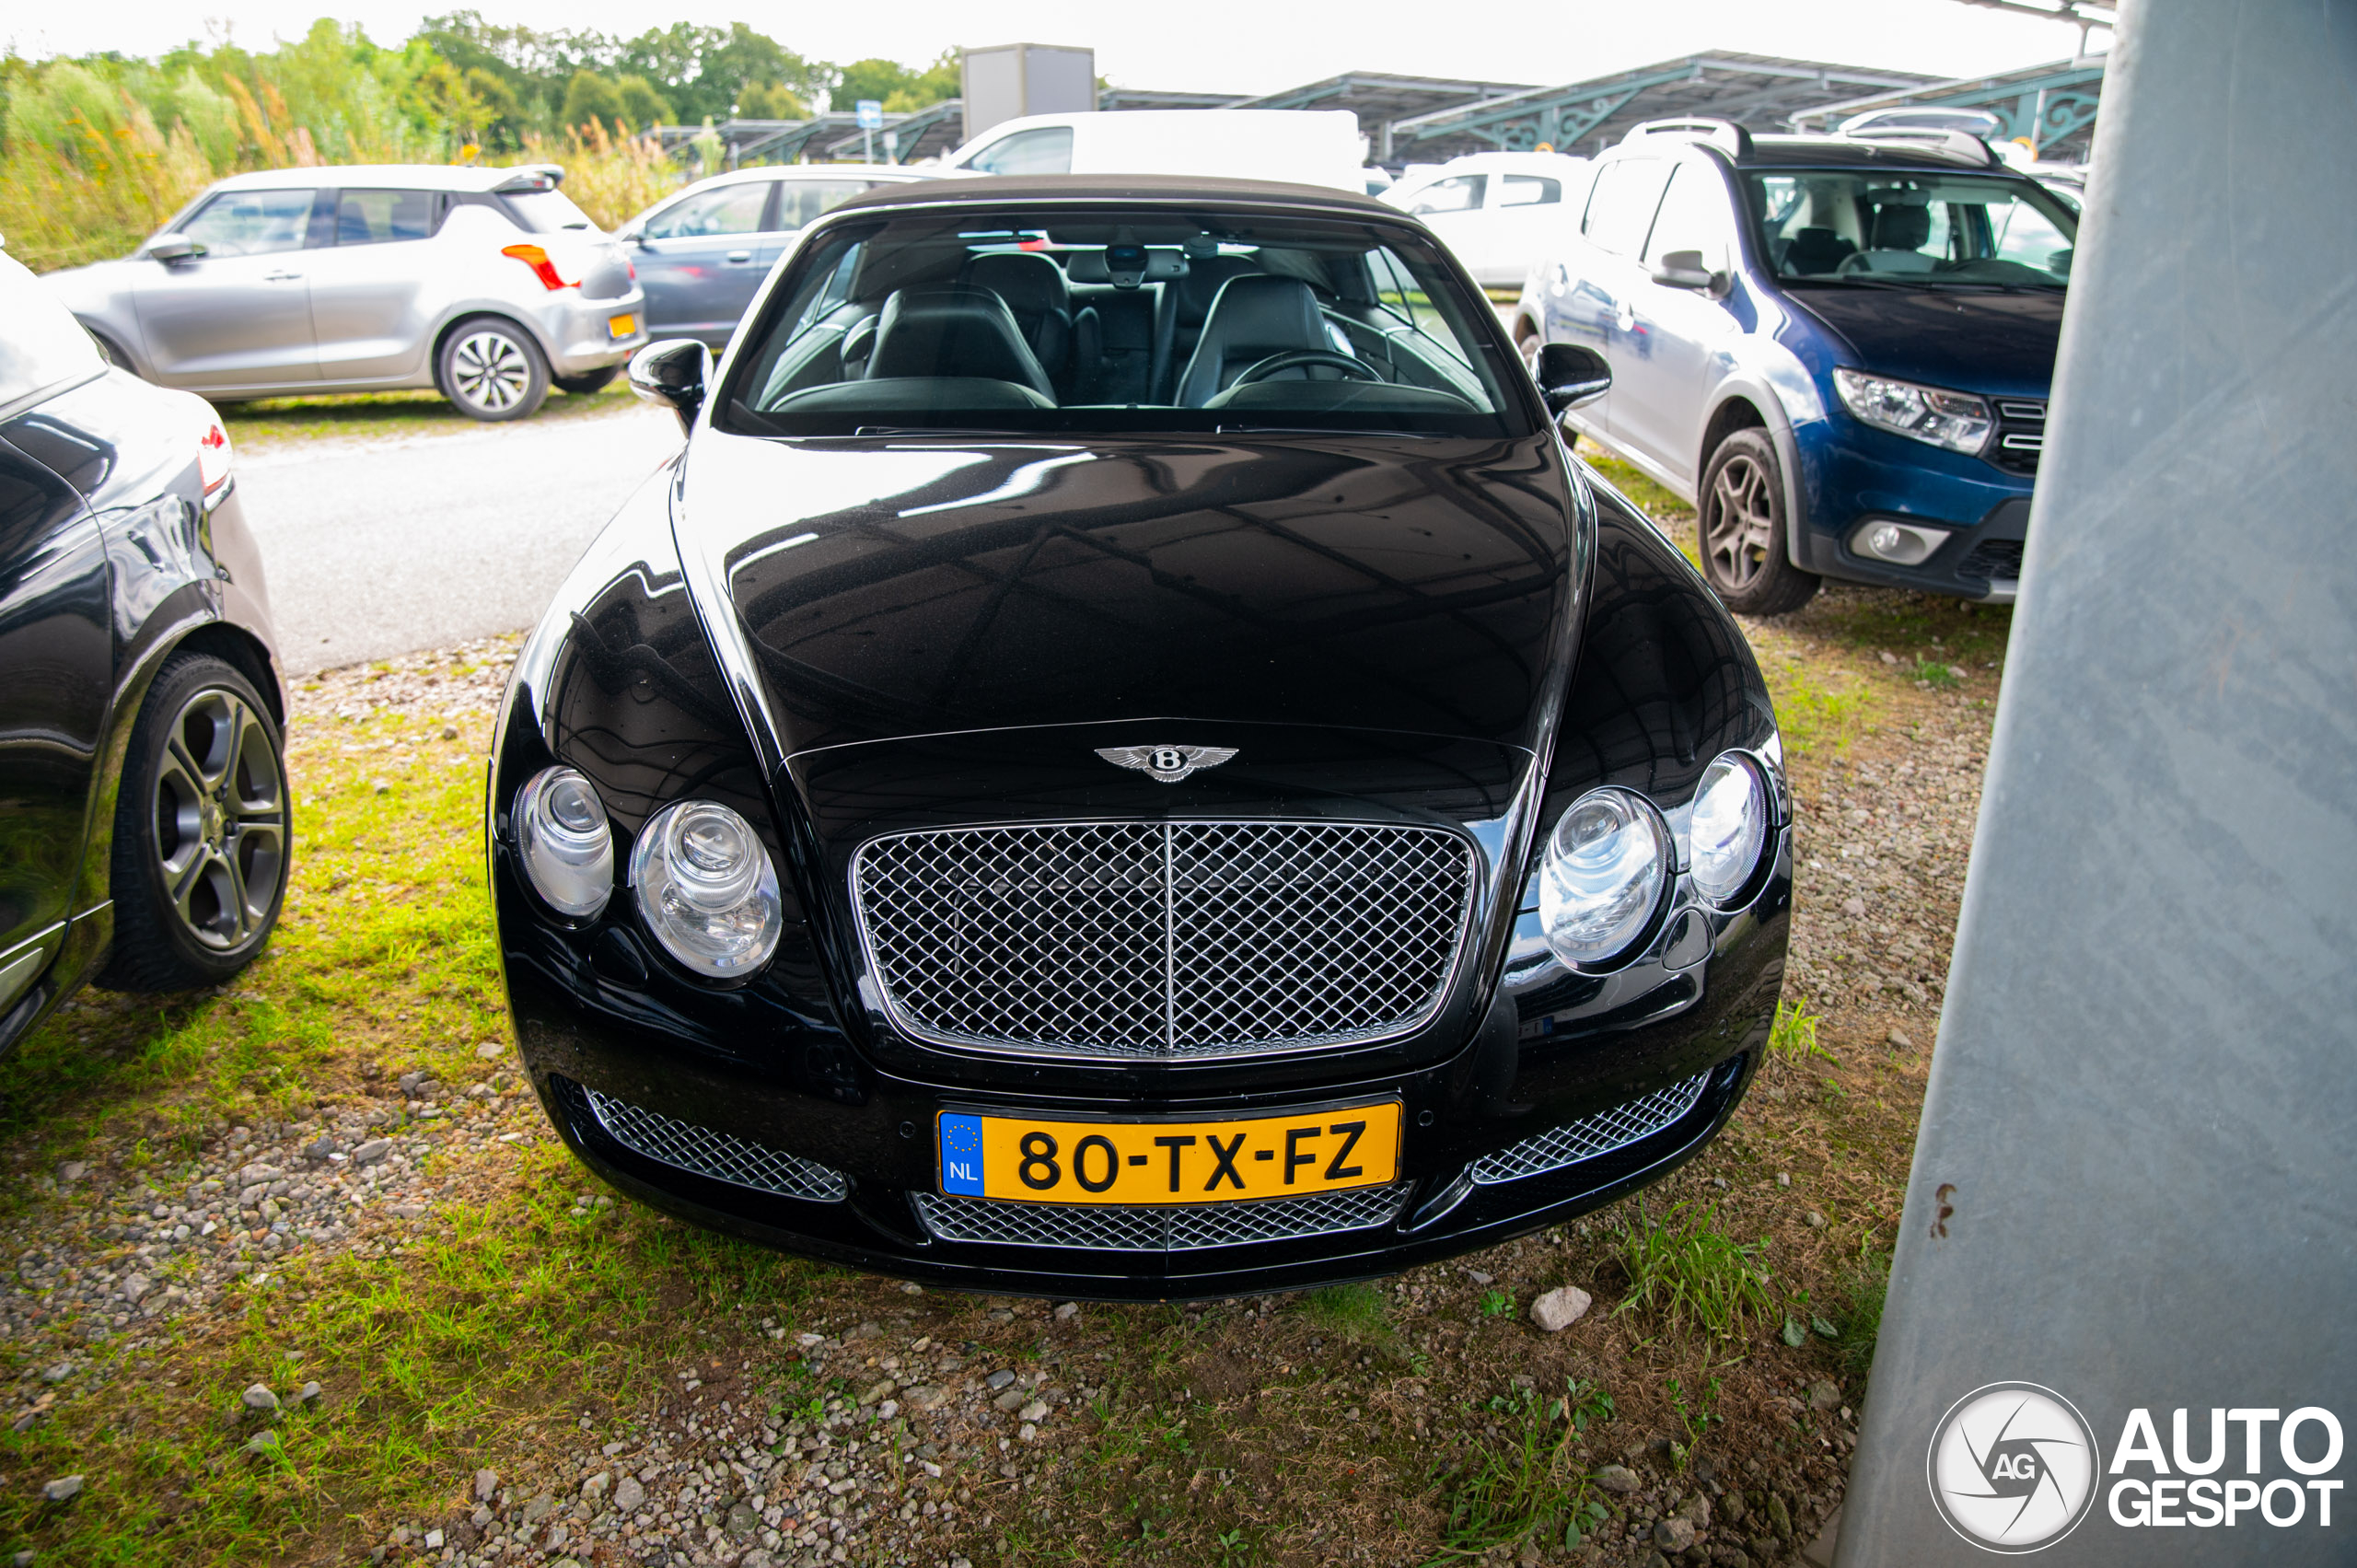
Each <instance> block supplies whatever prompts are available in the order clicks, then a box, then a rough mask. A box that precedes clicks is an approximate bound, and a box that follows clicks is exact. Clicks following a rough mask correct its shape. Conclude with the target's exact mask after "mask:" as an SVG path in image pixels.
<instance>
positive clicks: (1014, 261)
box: [966, 250, 1072, 318]
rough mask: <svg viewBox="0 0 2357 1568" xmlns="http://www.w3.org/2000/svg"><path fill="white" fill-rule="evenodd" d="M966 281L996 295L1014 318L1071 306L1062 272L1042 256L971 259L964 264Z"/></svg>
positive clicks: (1014, 254)
mask: <svg viewBox="0 0 2357 1568" xmlns="http://www.w3.org/2000/svg"><path fill="white" fill-rule="evenodd" d="M966 282H968V283H970V284H971V285H973V286H975V287H976V288H986V289H989V290H990V291H991V292H992V293H993V294H995V295H997V296H999V297H1000V298H1001V299H1004V301H1006V308H1008V309H1010V310H1012V311H1014V312H1015V314H1016V316H1017V317H1018V318H1021V317H1029V316H1044V315H1046V314H1048V313H1049V312H1051V311H1055V310H1064V309H1068V308H1070V307H1071V303H1072V296H1071V294H1070V292H1069V291H1068V290H1067V289H1066V287H1065V286H1064V270H1063V269H1062V267H1059V266H1057V265H1056V264H1055V263H1054V262H1053V261H1050V260H1048V258H1046V257H1045V256H1040V255H1035V254H1031V253H1028V252H1025V251H1020V250H1012V251H1010V250H1001V251H993V252H992V253H991V254H989V255H984V256H977V257H975V258H974V259H973V261H971V262H970V263H969V264H968V265H967V268H966Z"/></svg>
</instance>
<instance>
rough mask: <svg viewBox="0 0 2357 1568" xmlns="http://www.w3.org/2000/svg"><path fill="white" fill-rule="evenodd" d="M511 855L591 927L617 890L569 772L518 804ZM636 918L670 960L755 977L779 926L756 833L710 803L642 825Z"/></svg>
mask: <svg viewBox="0 0 2357 1568" xmlns="http://www.w3.org/2000/svg"><path fill="white" fill-rule="evenodd" d="M515 817H516V838H517V849H518V851H519V852H520V854H521V856H522V859H523V862H524V872H525V875H526V876H527V877H528V878H529V879H530V881H531V884H532V890H533V891H534V892H536V893H538V894H540V897H541V899H542V900H545V901H546V902H547V903H548V905H549V907H550V908H551V909H553V910H555V911H556V912H558V913H560V914H565V915H571V916H573V917H574V918H575V919H587V918H589V917H590V916H592V915H595V914H597V913H598V912H599V911H600V910H602V909H604V908H605V907H606V900H608V899H609V898H610V897H611V896H612V893H613V885H614V840H613V830H612V828H611V827H610V825H609V824H608V822H607V820H606V807H605V806H604V804H603V803H602V802H600V801H599V800H598V791H597V790H596V788H595V787H594V786H592V785H591V784H590V783H589V781H588V780H587V779H586V778H584V777H583V776H582V775H581V774H580V773H578V772H575V770H573V769H571V768H548V769H544V770H542V771H541V772H539V773H536V774H534V775H533V777H532V778H531V780H530V781H529V782H528V783H527V784H525V785H524V787H523V789H522V790H521V791H519V792H518V793H517V796H516V813H515ZM630 883H631V891H632V895H633V898H634V900H636V902H637V906H638V913H639V918H640V919H641V920H643V921H644V922H645V924H646V928H647V930H649V931H650V932H652V933H654V935H655V939H656V941H658V942H660V943H661V944H662V945H663V947H664V949H665V950H666V951H667V952H668V953H669V954H670V955H671V956H672V957H673V958H677V959H678V960H679V962H680V963H682V964H684V965H686V966H687V967H688V968H689V969H691V970H694V971H695V972H696V973H698V974H701V975H705V976H708V977H710V978H712V979H714V980H735V979H738V978H740V977H742V976H745V975H748V974H750V973H752V972H753V971H754V970H759V969H760V968H761V966H762V965H763V964H766V963H767V962H769V960H770V956H771V955H772V953H774V952H776V951H777V942H778V936H779V935H780V933H781V932H782V931H783V930H784V910H783V906H782V904H781V903H780V900H779V898H778V881H777V867H776V865H774V864H773V863H772V861H771V859H770V854H769V850H768V849H767V847H766V846H764V845H763V844H762V842H761V835H760V834H759V833H757V832H755V831H754V830H753V825H752V824H751V823H750V822H748V821H747V820H745V819H744V818H743V817H741V816H739V815H738V814H737V813H736V812H735V811H732V810H730V809H729V808H728V807H726V806H723V805H721V804H720V803H719V802H718V801H713V800H682V801H679V802H677V803H675V804H673V805H670V806H667V807H664V808H663V809H662V810H660V811H658V812H656V814H655V816H654V817H653V818H652V819H650V820H649V821H648V822H647V824H646V828H645V830H644V831H643V832H641V833H640V834H639V836H638V843H637V845H636V847H635V848H633V850H632V851H631V857H630Z"/></svg>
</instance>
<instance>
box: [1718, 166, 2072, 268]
mask: <svg viewBox="0 0 2357 1568" xmlns="http://www.w3.org/2000/svg"><path fill="white" fill-rule="evenodd" d="M1745 179H1746V182H1747V186H1748V191H1749V200H1750V202H1751V206H1752V211H1753V214H1754V215H1756V216H1757V217H1758V218H1759V226H1760V235H1761V238H1762V239H1763V240H1764V242H1765V243H1766V245H1767V249H1768V257H1769V261H1770V263H1771V265H1773V266H1774V267H1775V269H1776V272H1777V274H1778V275H1779V276H1781V277H1784V278H1792V279H1813V280H1823V281H1825V282H1829V283H1847V282H1852V281H1858V282H1861V283H1863V284H1865V285H1869V286H1886V285H1893V284H1897V285H1904V286H1910V287H1924V288H1938V287H1951V286H1968V285H1981V286H1985V285H1992V284H1993V285H2005V286H2015V287H2043V288H2060V287H2062V286H2064V285H2067V284H2068V283H2069V282H2070V279H2071V261H2072V256H2073V250H2074V248H2075V247H2076V245H2077V243H2078V231H2079V226H2078V222H2077V218H2076V215H2074V214H2073V213H2072V211H2071V210H2070V209H2069V208H2068V207H2067V206H2065V205H2064V204H2063V203H2061V202H2059V201H2057V200H2056V199H2055V197H2054V195H2053V193H2052V192H2049V191H2048V190H2047V189H2046V188H2045V187H2044V186H2041V185H2038V184H2035V183H2033V182H2032V181H2029V180H2018V179H2014V178H2011V177H2008V176H2002V175H1974V174H1945V173H1931V172H1923V173H1891V172H1888V171H1887V170H1880V169H1875V170H1856V169H1838V170H1835V169H1828V170H1793V171H1789V172H1779V173H1774V174H1769V173H1764V172H1762V173H1753V174H1749V175H1747V176H1746V177H1745Z"/></svg>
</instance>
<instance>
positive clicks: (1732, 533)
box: [1694, 427, 1819, 615]
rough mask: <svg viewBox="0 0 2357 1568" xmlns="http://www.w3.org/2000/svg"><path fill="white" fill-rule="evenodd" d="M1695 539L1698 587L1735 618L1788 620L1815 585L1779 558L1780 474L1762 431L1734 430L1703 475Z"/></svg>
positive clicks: (1782, 554)
mask: <svg viewBox="0 0 2357 1568" xmlns="http://www.w3.org/2000/svg"><path fill="white" fill-rule="evenodd" d="M1697 500H1698V502H1699V505H1697V506H1696V507H1695V517H1694V532H1695V535H1696V542H1697V544H1698V545H1699V547H1700V549H1701V555H1702V580H1703V581H1704V582H1706V583H1708V584H1710V585H1711V589H1712V591H1713V592H1714V593H1716V594H1717V595H1718V596H1719V602H1721V603H1722V604H1724V605H1725V606H1726V607H1727V608H1728V609H1729V610H1734V611H1735V612H1736V614H1738V615H1789V614H1791V613H1792V612H1793V611H1794V610H1798V609H1799V608H1800V607H1801V606H1803V605H1805V604H1806V603H1807V602H1808V601H1809V599H1810V598H1811V597H1813V596H1814V595H1815V594H1816V592H1817V584H1818V581H1819V579H1818V577H1817V574H1816V573H1814V572H1804V571H1802V570H1801V569H1800V568H1799V567H1797V566H1795V565H1794V564H1793V563H1792V561H1791V559H1790V558H1789V557H1788V556H1787V555H1786V553H1785V544H1784V541H1785V525H1784V473H1783V468H1782V465H1781V464H1780V463H1778V462H1777V460H1776V444H1775V443H1774V442H1773V441H1771V440H1770V439H1769V438H1768V433H1767V432H1766V431H1765V430H1761V429H1759V428H1756V427H1755V428H1752V429H1748V430H1738V431H1736V432H1735V433H1734V434H1733V435H1731V436H1728V437H1727V438H1726V439H1725V440H1724V441H1722V442H1720V443H1719V449H1718V450H1717V451H1715V452H1713V453H1712V454H1711V460H1710V462H1709V463H1707V464H1705V465H1704V467H1703V469H1702V483H1701V489H1700V491H1699V492H1698V493H1697Z"/></svg>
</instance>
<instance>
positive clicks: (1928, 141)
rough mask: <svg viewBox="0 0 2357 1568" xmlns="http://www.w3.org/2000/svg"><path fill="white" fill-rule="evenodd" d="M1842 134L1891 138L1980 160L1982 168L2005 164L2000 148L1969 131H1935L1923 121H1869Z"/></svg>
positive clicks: (1864, 138) (1856, 139) (1853, 138)
mask: <svg viewBox="0 0 2357 1568" xmlns="http://www.w3.org/2000/svg"><path fill="white" fill-rule="evenodd" d="M1842 138H1843V139H1844V140H1846V141H1852V142H1892V143H1897V144H1898V145H1904V146H1910V147H1921V148H1922V150H1923V151H1925V152H1927V153H1937V154H1942V155H1945V156H1946V157H1953V158H1958V159H1961V160H1963V161H1964V162H1967V163H1971V164H1977V165H1979V166H1980V167H1981V168H2004V167H2005V160H2004V159H2003V157H1999V156H1998V153H1997V149H1996V148H1994V147H1992V146H1991V145H1989V144H1988V143H1986V142H1984V141H1982V140H1981V139H1980V137H1978V136H1976V135H1974V134H1972V133H1971V132H1969V131H1934V130H1932V129H1931V128H1929V127H1928V126H1922V125H1869V126H1866V127H1865V128H1864V129H1863V130H1857V131H1845V132H1843V133H1842Z"/></svg>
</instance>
